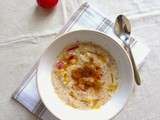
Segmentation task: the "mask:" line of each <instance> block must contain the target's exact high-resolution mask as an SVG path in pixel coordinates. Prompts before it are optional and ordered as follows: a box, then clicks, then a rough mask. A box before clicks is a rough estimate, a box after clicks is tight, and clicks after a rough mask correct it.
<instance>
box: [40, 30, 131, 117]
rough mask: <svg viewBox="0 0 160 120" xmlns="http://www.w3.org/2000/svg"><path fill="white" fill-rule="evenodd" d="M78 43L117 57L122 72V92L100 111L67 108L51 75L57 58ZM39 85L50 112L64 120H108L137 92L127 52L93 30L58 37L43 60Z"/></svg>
mask: <svg viewBox="0 0 160 120" xmlns="http://www.w3.org/2000/svg"><path fill="white" fill-rule="evenodd" d="M76 41H80V42H89V41H91V42H92V43H95V44H98V45H100V46H101V47H103V48H104V49H106V50H107V51H109V52H110V54H111V55H112V56H113V57H114V58H115V60H116V62H117V65H118V71H119V77H120V79H119V89H118V91H117V92H116V93H115V94H114V95H113V97H112V98H111V100H110V101H108V102H107V103H106V104H105V105H103V106H102V107H101V108H100V109H97V110H78V109H75V108H72V107H70V106H68V105H66V104H65V103H64V102H63V101H62V100H61V99H60V98H59V97H58V96H57V94H56V93H55V90H54V86H53V85H52V80H51V73H52V70H53V65H54V64H55V62H56V57H57V55H58V54H59V52H60V51H62V49H63V48H64V47H65V46H66V45H69V44H71V43H74V42H76ZM37 83H38V90H39V94H40V97H41V99H42V101H43V103H44V104H45V106H46V107H47V108H48V110H49V111H50V112H51V113H52V114H53V115H55V116H56V117H57V118H59V119H61V120H108V119H111V118H112V117H114V116H115V115H116V114H117V113H119V112H120V110H121V109H122V108H123V107H124V105H125V103H126V102H127V99H128V97H129V95H130V94H131V92H132V89H133V69H132V65H131V62H130V59H129V57H128V55H127V53H126V52H125V50H124V49H123V48H122V47H121V46H120V45H119V44H118V43H117V42H116V41H115V40H113V39H112V38H110V37H108V36H107V35H105V34H103V33H100V32H97V31H91V30H79V31H74V32H70V33H66V34H64V35H62V36H60V37H58V38H57V39H56V40H55V41H54V42H53V43H52V44H51V45H50V47H49V48H48V49H47V50H46V51H45V53H44V54H43V56H42V57H41V59H40V62H39V67H38V73H37Z"/></svg>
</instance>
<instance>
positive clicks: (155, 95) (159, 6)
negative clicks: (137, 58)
mask: <svg viewBox="0 0 160 120" xmlns="http://www.w3.org/2000/svg"><path fill="white" fill-rule="evenodd" d="M83 1H84V0H83ZM83 1H82V0H62V2H63V7H62V5H61V4H60V3H59V4H58V6H57V8H56V9H54V10H53V11H46V10H43V9H40V8H38V7H36V0H10V1H9V0H0V120H12V119H14V120H36V118H35V117H34V116H33V115H32V114H30V113H29V112H28V111H27V110H25V109H24V108H23V107H21V106H20V105H19V104H17V103H16V102H15V101H13V100H12V99H11V95H12V93H13V92H14V90H15V89H16V88H17V87H18V86H19V85H20V84H21V82H22V79H23V77H24V75H25V74H26V73H27V72H28V71H29V70H30V68H31V67H32V65H33V64H34V63H35V62H36V61H37V59H38V58H39V57H40V55H41V54H42V53H43V51H44V50H45V48H47V47H48V45H49V44H50V43H51V42H52V41H53V39H54V37H55V34H56V33H57V32H58V30H59V29H60V28H61V27H62V26H63V24H64V22H65V21H66V20H67V19H68V17H69V16H70V15H71V14H72V13H73V11H75V9H76V8H78V6H79V5H80V3H82V2H83ZM87 1H89V2H91V3H93V4H94V5H95V6H96V7H97V8H99V9H100V10H101V11H102V12H104V14H106V15H107V16H108V18H110V19H111V20H114V19H115V17H116V15H118V14H125V15H127V16H128V17H129V19H130V20H131V23H132V27H133V35H134V37H135V38H138V39H139V40H140V41H142V42H144V43H145V44H147V45H148V46H149V47H150V49H151V53H150V55H149V56H148V57H147V59H146V61H145V63H144V65H143V66H142V68H141V69H140V74H141V77H142V79H143V83H142V86H140V87H137V86H136V88H135V91H134V93H133V95H132V96H131V98H130V100H129V102H128V104H127V105H126V107H125V108H124V110H123V111H122V112H120V114H119V115H118V116H116V117H115V118H114V120H160V107H159V106H160V93H159V92H160V65H159V63H160V55H159V51H160V38H159V33H160V1H159V0H121V1H119V0H87Z"/></svg>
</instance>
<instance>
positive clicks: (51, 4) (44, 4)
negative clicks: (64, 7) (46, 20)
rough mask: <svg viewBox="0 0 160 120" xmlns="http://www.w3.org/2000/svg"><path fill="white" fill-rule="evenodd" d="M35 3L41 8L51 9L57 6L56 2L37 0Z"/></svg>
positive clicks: (56, 0)
mask: <svg viewBox="0 0 160 120" xmlns="http://www.w3.org/2000/svg"><path fill="white" fill-rule="evenodd" d="M37 3H38V5H39V6H41V7H43V8H53V7H55V6H56V5H57V3H58V0H37Z"/></svg>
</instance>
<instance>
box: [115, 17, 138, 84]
mask: <svg viewBox="0 0 160 120" xmlns="http://www.w3.org/2000/svg"><path fill="white" fill-rule="evenodd" d="M114 32H115V34H116V35H117V36H118V37H119V38H120V39H121V40H122V41H123V43H124V45H125V49H126V50H127V51H128V53H129V56H130V59H131V62H132V66H133V70H134V78H135V81H136V83H137V85H141V79H140V76H139V73H138V70H137V67H136V64H135V60H134V57H133V54H132V50H131V46H130V44H129V40H130V34H131V24H130V22H129V20H128V19H127V18H126V17H125V16H124V15H119V16H118V17H117V18H116V21H115V25H114Z"/></svg>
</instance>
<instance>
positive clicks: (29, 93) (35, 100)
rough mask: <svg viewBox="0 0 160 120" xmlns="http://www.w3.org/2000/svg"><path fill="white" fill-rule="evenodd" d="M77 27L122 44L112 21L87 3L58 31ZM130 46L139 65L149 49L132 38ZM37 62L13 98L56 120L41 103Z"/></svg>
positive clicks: (31, 109) (42, 115)
mask: <svg viewBox="0 0 160 120" xmlns="http://www.w3.org/2000/svg"><path fill="white" fill-rule="evenodd" d="M78 29H91V30H98V31H101V32H104V33H105V34H107V35H108V36H110V37H112V38H113V39H115V40H117V42H119V43H120V44H123V43H122V41H121V40H119V39H118V38H117V36H116V35H115V34H114V32H113V23H112V22H111V21H110V20H108V19H107V18H106V17H105V16H104V15H102V14H101V13H100V12H99V11H98V10H96V9H95V8H94V7H93V6H92V5H90V4H89V3H84V4H82V5H81V6H80V8H79V9H78V10H77V11H76V12H75V13H74V14H73V15H72V17H71V18H70V19H69V20H68V22H67V23H66V24H65V25H64V27H63V28H62V30H61V31H60V32H59V35H60V34H63V33H65V32H69V31H74V30H78ZM130 43H131V46H132V51H133V55H134V58H135V61H136V64H137V66H138V67H140V66H141V65H142V63H143V61H144V59H145V57H146V56H147V54H148V53H149V49H148V48H147V47H146V46H145V45H144V44H142V43H140V42H138V41H136V40H134V39H132V41H130ZM37 65H38V62H37V63H36V64H35V65H34V66H33V68H32V69H31V71H30V72H29V73H28V74H27V75H26V76H25V78H24V81H23V82H22V84H21V86H20V87H19V88H18V89H17V90H16V91H15V93H14V94H13V99H14V100H16V101H17V102H19V103H20V104H21V105H22V106H23V107H25V108H26V109H27V110H28V111H30V112H31V113H32V114H34V115H36V116H37V117H38V118H39V119H42V120H58V118H56V116H54V115H52V114H51V113H50V112H49V111H48V110H47V108H46V107H45V106H44V105H43V103H42V101H41V99H40V97H39V94H38V91H37V86H36V77H37V76H36V73H37Z"/></svg>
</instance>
